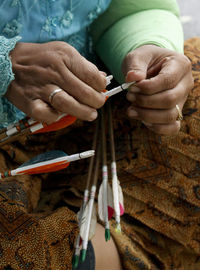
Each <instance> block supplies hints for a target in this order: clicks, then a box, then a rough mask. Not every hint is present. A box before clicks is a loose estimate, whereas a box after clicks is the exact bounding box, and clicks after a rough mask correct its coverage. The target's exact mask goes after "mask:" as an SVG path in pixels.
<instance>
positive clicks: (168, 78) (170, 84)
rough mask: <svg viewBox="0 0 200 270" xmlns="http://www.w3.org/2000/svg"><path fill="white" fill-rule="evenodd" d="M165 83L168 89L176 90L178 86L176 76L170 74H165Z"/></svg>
mask: <svg viewBox="0 0 200 270" xmlns="http://www.w3.org/2000/svg"><path fill="white" fill-rule="evenodd" d="M163 83H164V85H165V86H166V87H167V88H168V89H172V88H174V87H175V86H176V81H175V77H174V75H172V74H170V73H165V74H164V76H163Z"/></svg>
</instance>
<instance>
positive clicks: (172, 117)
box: [166, 108, 177, 123]
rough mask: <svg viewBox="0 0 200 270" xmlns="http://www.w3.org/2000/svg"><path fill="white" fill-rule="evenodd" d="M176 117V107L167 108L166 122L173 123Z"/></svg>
mask: <svg viewBox="0 0 200 270" xmlns="http://www.w3.org/2000/svg"><path fill="white" fill-rule="evenodd" d="M176 118H177V109H176V108H175V109H173V110H169V111H168V112H167V115H166V123H174V122H175V121H176Z"/></svg>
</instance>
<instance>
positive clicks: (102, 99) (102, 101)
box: [95, 94, 105, 109]
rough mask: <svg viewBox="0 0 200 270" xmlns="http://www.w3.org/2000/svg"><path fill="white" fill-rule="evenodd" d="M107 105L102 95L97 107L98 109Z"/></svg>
mask: <svg viewBox="0 0 200 270" xmlns="http://www.w3.org/2000/svg"><path fill="white" fill-rule="evenodd" d="M104 103H105V97H104V95H102V94H99V98H98V103H97V106H96V107H95V108H96V109H99V108H101V107H102V106H103V105H104Z"/></svg>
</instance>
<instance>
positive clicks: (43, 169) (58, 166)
mask: <svg viewBox="0 0 200 270" xmlns="http://www.w3.org/2000/svg"><path fill="white" fill-rule="evenodd" d="M68 166H69V162H68V163H66V161H60V162H56V163H54V164H48V165H43V166H39V167H37V168H31V169H27V170H23V167H22V171H20V174H39V173H48V172H56V171H60V170H62V169H65V168H67V167H68Z"/></svg>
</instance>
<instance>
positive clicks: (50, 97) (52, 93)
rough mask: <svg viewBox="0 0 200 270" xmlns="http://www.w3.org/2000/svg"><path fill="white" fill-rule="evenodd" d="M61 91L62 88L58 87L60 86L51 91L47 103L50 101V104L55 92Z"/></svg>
mask: <svg viewBox="0 0 200 270" xmlns="http://www.w3.org/2000/svg"><path fill="white" fill-rule="evenodd" d="M61 91H63V90H62V89H60V88H58V89H55V90H53V92H51V94H50V95H49V103H50V104H52V101H53V97H54V96H55V95H56V94H57V93H59V92H61Z"/></svg>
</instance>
